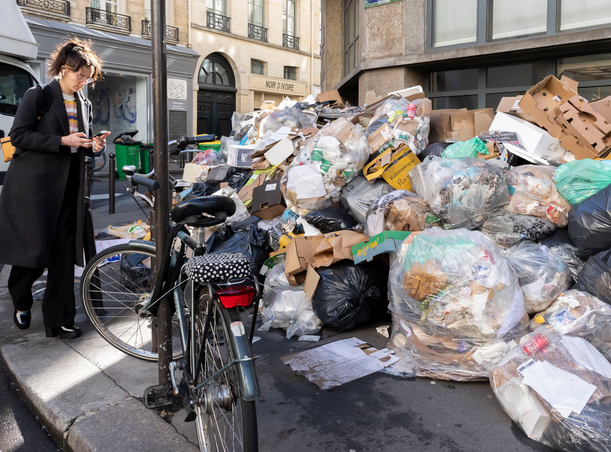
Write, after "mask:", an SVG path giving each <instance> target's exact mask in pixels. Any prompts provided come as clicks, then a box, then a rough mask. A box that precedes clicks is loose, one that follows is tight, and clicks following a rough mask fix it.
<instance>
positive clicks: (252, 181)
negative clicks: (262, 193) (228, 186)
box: [238, 170, 267, 207]
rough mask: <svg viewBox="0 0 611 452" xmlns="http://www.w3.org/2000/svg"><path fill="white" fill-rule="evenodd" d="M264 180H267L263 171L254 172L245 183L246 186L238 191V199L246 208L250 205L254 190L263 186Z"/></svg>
mask: <svg viewBox="0 0 611 452" xmlns="http://www.w3.org/2000/svg"><path fill="white" fill-rule="evenodd" d="M265 179H267V173H266V172H265V171H264V170H256V171H254V172H253V174H252V176H250V178H249V179H248V180H247V181H246V185H244V186H243V187H242V188H241V189H240V191H239V192H238V198H240V200H241V201H242V202H243V203H244V205H245V206H246V207H249V206H250V204H251V203H252V196H253V192H254V190H255V188H257V187H259V186H260V185H263V182H265Z"/></svg>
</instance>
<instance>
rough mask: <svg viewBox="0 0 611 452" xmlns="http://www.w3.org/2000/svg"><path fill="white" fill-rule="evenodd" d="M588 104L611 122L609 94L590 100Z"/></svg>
mask: <svg viewBox="0 0 611 452" xmlns="http://www.w3.org/2000/svg"><path fill="white" fill-rule="evenodd" d="M589 105H590V107H592V108H593V109H594V110H595V111H597V112H598V113H600V114H601V115H602V116H603V118H605V119H606V120H607V122H609V123H611V96H607V97H603V98H602V99H598V100H595V101H593V102H590V103H589Z"/></svg>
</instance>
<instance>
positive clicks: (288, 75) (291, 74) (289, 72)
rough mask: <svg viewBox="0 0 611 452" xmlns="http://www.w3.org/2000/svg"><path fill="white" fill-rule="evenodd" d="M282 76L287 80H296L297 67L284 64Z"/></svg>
mask: <svg viewBox="0 0 611 452" xmlns="http://www.w3.org/2000/svg"><path fill="white" fill-rule="evenodd" d="M284 78H285V79H288V80H297V68H296V67H292V66H284Z"/></svg>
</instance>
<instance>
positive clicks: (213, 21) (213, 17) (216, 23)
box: [206, 11, 231, 33]
mask: <svg viewBox="0 0 611 452" xmlns="http://www.w3.org/2000/svg"><path fill="white" fill-rule="evenodd" d="M230 21H231V19H230V18H229V17H227V16H223V15H221V14H216V13H213V12H212V11H206V26H207V27H208V28H214V29H215V30H220V31H225V32H227V33H229V25H230V24H229V22H230Z"/></svg>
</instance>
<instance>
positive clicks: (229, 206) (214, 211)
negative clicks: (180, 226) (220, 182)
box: [172, 196, 235, 227]
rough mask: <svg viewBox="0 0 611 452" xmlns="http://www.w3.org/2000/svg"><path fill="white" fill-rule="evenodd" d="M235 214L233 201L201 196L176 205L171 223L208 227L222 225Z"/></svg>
mask: <svg viewBox="0 0 611 452" xmlns="http://www.w3.org/2000/svg"><path fill="white" fill-rule="evenodd" d="M234 213H235V203H234V202H233V199H231V198H227V197H225V196H202V197H201V198H195V199H189V200H187V201H182V202H179V203H178V204H176V206H175V207H174V208H173V209H172V221H174V223H180V222H181V221H185V222H186V223H187V225H188V226H193V227H209V226H214V225H217V224H221V223H224V222H225V220H226V219H227V218H228V217H230V216H231V215H233V214H234Z"/></svg>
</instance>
